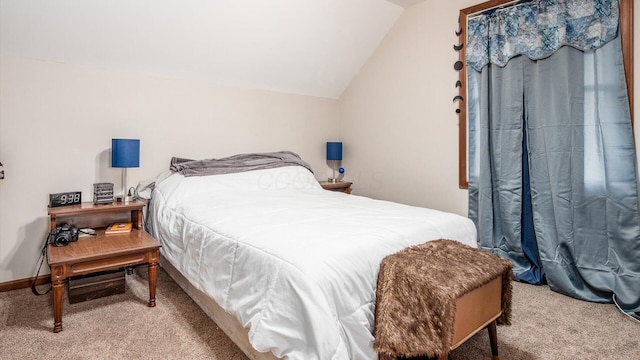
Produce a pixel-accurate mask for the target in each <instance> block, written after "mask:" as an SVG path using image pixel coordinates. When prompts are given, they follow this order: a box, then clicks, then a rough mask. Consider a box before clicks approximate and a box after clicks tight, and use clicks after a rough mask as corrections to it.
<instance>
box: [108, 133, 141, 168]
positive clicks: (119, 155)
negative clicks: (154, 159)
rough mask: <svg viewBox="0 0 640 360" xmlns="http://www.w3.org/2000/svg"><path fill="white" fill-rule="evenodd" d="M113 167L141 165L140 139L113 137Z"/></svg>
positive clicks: (135, 166)
mask: <svg viewBox="0 0 640 360" xmlns="http://www.w3.org/2000/svg"><path fill="white" fill-rule="evenodd" d="M111 167H114V168H137V167H140V140H138V139H111Z"/></svg>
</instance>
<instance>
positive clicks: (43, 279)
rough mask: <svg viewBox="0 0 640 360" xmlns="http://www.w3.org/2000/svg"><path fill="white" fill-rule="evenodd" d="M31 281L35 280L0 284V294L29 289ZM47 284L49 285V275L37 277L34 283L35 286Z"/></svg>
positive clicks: (29, 279)
mask: <svg viewBox="0 0 640 360" xmlns="http://www.w3.org/2000/svg"><path fill="white" fill-rule="evenodd" d="M33 279H35V277H31V278H28V279H21V280H14V281H8V282H3V283H0V292H5V291H11V290H18V289H24V288H29V287H31V283H33ZM49 283H51V275H42V276H38V280H37V281H36V285H44V284H49Z"/></svg>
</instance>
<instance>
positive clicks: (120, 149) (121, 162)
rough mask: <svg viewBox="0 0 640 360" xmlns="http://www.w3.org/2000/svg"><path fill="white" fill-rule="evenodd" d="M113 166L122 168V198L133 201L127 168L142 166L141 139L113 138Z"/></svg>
mask: <svg viewBox="0 0 640 360" xmlns="http://www.w3.org/2000/svg"><path fill="white" fill-rule="evenodd" d="M111 167H114V168H122V199H123V200H124V201H125V202H126V201H131V196H130V195H133V194H129V195H128V194H127V168H137V167H140V140H138V139H111Z"/></svg>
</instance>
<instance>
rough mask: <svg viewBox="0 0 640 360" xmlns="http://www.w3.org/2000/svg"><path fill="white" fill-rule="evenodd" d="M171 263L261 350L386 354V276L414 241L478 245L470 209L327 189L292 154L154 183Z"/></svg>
mask: <svg viewBox="0 0 640 360" xmlns="http://www.w3.org/2000/svg"><path fill="white" fill-rule="evenodd" d="M148 212H149V213H148V222H147V227H148V230H149V231H150V233H151V234H152V235H153V236H154V237H155V238H156V239H158V240H159V241H160V242H161V244H162V248H161V252H162V266H163V267H164V268H165V269H166V270H167V272H168V273H169V274H170V275H171V276H172V277H173V278H174V279H176V281H177V282H178V284H180V285H181V286H182V287H183V288H185V290H186V291H187V293H189V295H190V296H192V298H193V299H194V300H195V301H196V303H198V304H199V305H200V307H202V308H203V309H204V310H205V312H207V314H208V315H209V316H211V317H212V318H213V319H214V320H215V321H216V323H217V324H218V325H219V326H220V327H221V328H222V329H223V330H224V331H225V332H226V333H227V335H229V336H230V337H231V339H232V340H234V341H235V342H236V343H237V344H238V346H239V347H240V349H242V350H243V351H244V352H245V353H246V354H247V355H248V356H249V357H250V358H252V359H258V358H260V359H274V358H288V359H310V360H311V359H322V360H325V359H376V358H377V356H376V354H375V351H374V350H373V339H374V338H373V331H374V325H375V324H374V310H375V309H374V306H375V290H376V289H375V287H376V276H377V271H378V268H379V264H380V262H381V260H382V259H383V258H384V257H385V256H387V255H390V254H392V253H395V252H397V251H399V250H402V249H404V248H406V247H409V246H412V245H416V244H420V243H424V242H426V241H430V240H436V239H442V238H445V239H452V240H457V241H460V242H461V243H464V244H467V245H470V246H473V247H477V245H476V229H475V226H474V225H473V223H472V222H471V221H470V220H469V219H467V218H464V217H461V216H459V215H455V214H450V213H445V212H440V211H436V210H431V209H426V208H420V207H413V206H408V205H402V204H397V203H393V202H387V201H380V200H374V199H370V198H367V197H362V196H356V195H347V194H344V193H339V192H331V191H327V190H324V189H322V187H321V186H320V185H319V183H318V182H317V180H316V179H315V178H314V176H313V174H312V173H311V172H310V171H309V169H307V168H305V167H303V166H296V165H286V166H280V167H275V168H269V169H260V170H250V171H242V172H238V173H228V174H220V175H210V176H184V175H182V174H180V173H174V174H172V175H170V176H168V177H167V178H166V179H164V180H163V181H161V182H158V183H156V184H155V188H154V190H153V195H152V200H151V202H150V204H149V209H148Z"/></svg>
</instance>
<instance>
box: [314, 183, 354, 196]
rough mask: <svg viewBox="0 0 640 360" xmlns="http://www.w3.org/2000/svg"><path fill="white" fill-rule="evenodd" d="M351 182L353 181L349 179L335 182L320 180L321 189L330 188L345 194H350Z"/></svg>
mask: <svg viewBox="0 0 640 360" xmlns="http://www.w3.org/2000/svg"><path fill="white" fill-rule="evenodd" d="M352 184H353V183H352V182H349V181H337V182H331V181H320V186H322V188H323V189H325V190H331V191H339V192H343V193H346V194H351V185H352Z"/></svg>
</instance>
